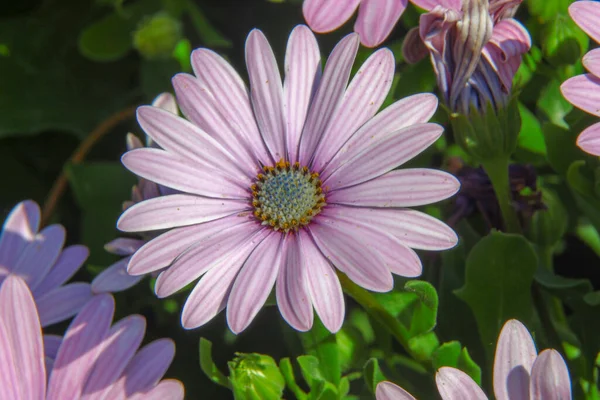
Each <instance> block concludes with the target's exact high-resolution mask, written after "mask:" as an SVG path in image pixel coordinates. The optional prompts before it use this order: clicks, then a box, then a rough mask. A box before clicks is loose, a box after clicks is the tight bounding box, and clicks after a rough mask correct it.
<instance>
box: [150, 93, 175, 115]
mask: <svg viewBox="0 0 600 400" xmlns="http://www.w3.org/2000/svg"><path fill="white" fill-rule="evenodd" d="M152 105H153V106H154V107H158V108H162V109H163V110H167V111H168V112H170V113H171V114H175V115H178V114H179V109H178V108H177V102H176V101H175V97H174V96H173V95H172V94H171V93H168V92H165V93H161V94H159V95H158V96H156V98H155V99H154V100H153V101H152Z"/></svg>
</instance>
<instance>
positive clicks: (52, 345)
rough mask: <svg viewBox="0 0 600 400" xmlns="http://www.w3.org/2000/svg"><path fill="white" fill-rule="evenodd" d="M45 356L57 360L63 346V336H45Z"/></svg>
mask: <svg viewBox="0 0 600 400" xmlns="http://www.w3.org/2000/svg"><path fill="white" fill-rule="evenodd" d="M43 340H44V355H45V356H46V357H49V358H51V359H55V358H56V355H57V354H58V349H59V348H60V345H61V344H62V336H58V335H44V337H43Z"/></svg>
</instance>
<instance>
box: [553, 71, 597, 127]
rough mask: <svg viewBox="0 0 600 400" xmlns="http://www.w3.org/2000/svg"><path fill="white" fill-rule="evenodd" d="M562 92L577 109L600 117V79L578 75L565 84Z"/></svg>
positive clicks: (587, 75)
mask: <svg viewBox="0 0 600 400" xmlns="http://www.w3.org/2000/svg"><path fill="white" fill-rule="evenodd" d="M560 90H561V92H562V94H563V96H564V97H565V98H566V99H567V100H568V101H569V102H570V103H571V104H573V105H574V106H575V107H578V108H581V109H582V110H583V111H585V112H588V113H590V114H593V115H595V116H597V117H600V78H597V77H595V76H594V75H592V74H584V75H577V76H574V77H572V78H569V79H567V80H566V81H565V82H563V84H562V85H561V86H560Z"/></svg>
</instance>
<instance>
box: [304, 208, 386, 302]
mask: <svg viewBox="0 0 600 400" xmlns="http://www.w3.org/2000/svg"><path fill="white" fill-rule="evenodd" d="M334 222H335V223H333V222H332V221H331V220H330V219H325V218H319V219H318V220H316V221H315V222H313V223H312V224H311V225H310V227H309V230H310V232H311V234H312V237H313V240H314V241H315V243H316V244H317V246H318V247H319V249H320V250H321V253H323V255H324V256H325V257H326V258H327V260H329V262H331V263H332V264H333V265H334V266H335V267H336V268H337V269H339V270H340V271H342V272H343V273H345V274H346V275H348V278H350V279H352V280H353V281H354V282H356V283H357V284H358V285H360V286H362V287H364V288H365V289H369V290H373V291H375V292H387V291H389V290H391V289H392V287H393V286H394V279H393V278H392V274H391V273H390V271H389V269H388V268H386V266H385V263H384V260H383V257H382V256H381V255H380V253H379V250H380V249H379V248H375V247H374V246H373V243H371V242H370V241H367V240H365V237H364V235H363V233H362V231H361V230H359V229H357V228H356V227H354V226H352V225H350V224H347V223H345V222H344V221H334ZM365 242H367V243H365Z"/></svg>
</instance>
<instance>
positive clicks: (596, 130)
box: [577, 123, 600, 156]
mask: <svg viewBox="0 0 600 400" xmlns="http://www.w3.org/2000/svg"><path fill="white" fill-rule="evenodd" d="M577 146H579V147H580V148H581V149H582V150H583V151H585V152H587V153H590V154H593V155H595V156H600V123H596V124H594V125H592V126H590V127H588V128H586V129H585V130H584V131H583V132H581V134H580V135H579V137H578V138H577Z"/></svg>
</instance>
